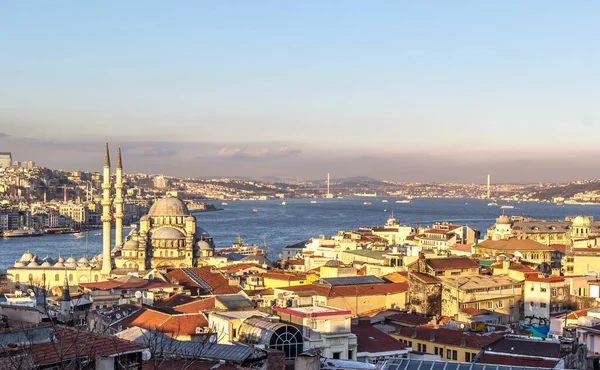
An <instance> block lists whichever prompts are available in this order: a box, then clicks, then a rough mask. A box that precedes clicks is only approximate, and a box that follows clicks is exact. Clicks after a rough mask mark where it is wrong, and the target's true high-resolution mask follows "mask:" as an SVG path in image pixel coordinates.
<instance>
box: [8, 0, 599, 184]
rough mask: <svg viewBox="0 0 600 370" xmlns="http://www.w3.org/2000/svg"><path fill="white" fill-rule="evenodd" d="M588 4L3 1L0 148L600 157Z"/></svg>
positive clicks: (135, 153)
mask: <svg viewBox="0 0 600 370" xmlns="http://www.w3.org/2000/svg"><path fill="white" fill-rule="evenodd" d="M597 14H600V3H599V2H596V1H583V0H582V1H579V2H575V3H569V4H565V3H564V2H560V1H530V2H519V1H487V2H476V1H464V2H444V1H432V2H426V3H423V2H412V3H410V2H399V3H398V2H387V1H382V2H377V3H365V2H361V1H346V2H320V1H303V2H286V3H280V2H271V1H257V2H227V1H224V2H195V1H181V2H178V3H176V4H171V3H164V2H160V1H135V0H132V1H128V2H125V3H122V2H115V1H107V2H83V3H77V2H69V3H44V2H37V3H35V4H33V3H26V2H9V3H5V4H2V5H0V24H2V26H0V27H2V29H3V30H4V31H5V32H0V47H1V48H2V50H3V58H0V71H2V75H3V78H2V83H1V84H0V86H1V87H0V151H10V152H12V153H13V157H14V159H16V160H20V161H27V160H33V161H35V162H36V163H38V164H40V165H43V166H45V167H49V168H55V169H58V168H63V169H72V170H75V169H79V170H86V171H100V170H101V166H102V150H103V145H104V138H105V137H108V138H109V141H110V144H111V148H112V150H113V152H112V154H113V156H114V155H115V154H116V147H117V145H121V147H122V150H123V161H124V165H125V171H126V172H130V173H135V172H144V173H164V174H166V175H173V176H189V177H203V176H205V177H206V176H211V177H212V176H244V177H255V178H259V177H267V176H273V177H278V178H282V179H303V180H315V179H322V178H324V177H325V175H326V173H327V172H330V173H331V174H332V176H334V177H336V178H343V177H352V176H370V177H373V178H377V179H382V180H392V181H415V182H433V181H435V182H456V183H484V182H485V180H486V176H487V174H488V173H490V174H492V182H494V183H537V182H567V181H575V180H583V179H593V178H598V177H600V176H598V175H596V174H598V173H600V163H598V161H596V160H595V158H597V157H598V150H597V149H596V146H597V144H596V142H597V140H596V137H597V136H598V134H600V125H599V124H600V105H598V101H600V88H599V86H600V73H598V65H600V63H599V62H600V58H599V57H598V56H599V54H600V52H599V51H600V46H599V44H598V42H597V41H596V40H595V36H596V35H598V34H600V23H598V22H597Z"/></svg>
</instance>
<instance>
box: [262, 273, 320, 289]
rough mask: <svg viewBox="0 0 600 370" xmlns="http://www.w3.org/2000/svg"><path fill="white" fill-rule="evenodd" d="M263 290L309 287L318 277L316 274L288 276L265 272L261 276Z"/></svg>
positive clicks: (287, 274)
mask: <svg viewBox="0 0 600 370" xmlns="http://www.w3.org/2000/svg"><path fill="white" fill-rule="evenodd" d="M260 276H262V278H263V284H264V287H265V288H283V287H291V286H298V285H310V284H311V283H312V282H313V281H315V280H317V279H318V278H319V277H318V276H317V275H316V274H313V273H309V274H290V273H283V272H265V273H263V274H261V275H260Z"/></svg>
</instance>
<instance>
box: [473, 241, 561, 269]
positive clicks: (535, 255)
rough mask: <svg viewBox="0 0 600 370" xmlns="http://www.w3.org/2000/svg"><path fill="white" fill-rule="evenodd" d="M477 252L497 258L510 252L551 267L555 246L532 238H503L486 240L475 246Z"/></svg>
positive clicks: (533, 262) (536, 263)
mask: <svg viewBox="0 0 600 370" xmlns="http://www.w3.org/2000/svg"><path fill="white" fill-rule="evenodd" d="M474 249H475V253H476V254H478V255H481V256H486V257H488V258H492V259H496V257H498V256H501V255H502V256H506V255H507V254H510V255H512V256H516V257H518V258H520V259H521V261H525V262H529V263H532V264H534V265H538V266H539V265H541V264H544V263H545V264H546V265H547V266H548V267H547V268H550V266H551V264H552V253H553V252H554V251H555V249H554V248H552V247H549V246H547V245H544V244H540V243H538V242H536V241H535V240H531V239H519V238H516V237H513V238H509V239H501V240H490V239H488V240H484V241H483V242H481V243H479V244H477V245H476V246H474Z"/></svg>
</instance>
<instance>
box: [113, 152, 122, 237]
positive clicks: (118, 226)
mask: <svg viewBox="0 0 600 370" xmlns="http://www.w3.org/2000/svg"><path fill="white" fill-rule="evenodd" d="M121 244H123V161H122V160H121V147H120V146H119V153H118V156H117V174H116V181H115V245H121Z"/></svg>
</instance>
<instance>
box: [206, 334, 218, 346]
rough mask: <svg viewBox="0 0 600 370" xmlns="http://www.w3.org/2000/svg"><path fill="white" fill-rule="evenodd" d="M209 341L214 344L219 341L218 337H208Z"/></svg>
mask: <svg viewBox="0 0 600 370" xmlns="http://www.w3.org/2000/svg"><path fill="white" fill-rule="evenodd" d="M208 341H209V342H210V343H211V344H212V343H215V342H216V341H217V336H216V335H211V336H210V337H208Z"/></svg>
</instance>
